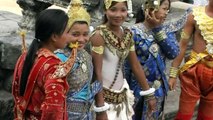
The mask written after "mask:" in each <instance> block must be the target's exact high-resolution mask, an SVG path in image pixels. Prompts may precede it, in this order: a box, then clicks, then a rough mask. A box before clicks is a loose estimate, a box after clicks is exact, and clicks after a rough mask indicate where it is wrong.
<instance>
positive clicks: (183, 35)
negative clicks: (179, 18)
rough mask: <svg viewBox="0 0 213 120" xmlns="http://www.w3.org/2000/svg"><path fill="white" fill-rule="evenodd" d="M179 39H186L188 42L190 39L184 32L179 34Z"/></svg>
mask: <svg viewBox="0 0 213 120" xmlns="http://www.w3.org/2000/svg"><path fill="white" fill-rule="evenodd" d="M180 36H181V39H186V40H188V39H189V38H190V35H188V34H187V33H186V32H184V31H183V30H182V31H181V33H180Z"/></svg>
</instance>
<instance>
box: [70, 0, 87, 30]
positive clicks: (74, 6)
mask: <svg viewBox="0 0 213 120" xmlns="http://www.w3.org/2000/svg"><path fill="white" fill-rule="evenodd" d="M67 14H68V16H69V21H68V25H69V27H71V26H72V25H73V23H75V22H76V21H85V22H86V23H87V24H88V26H89V25H90V15H89V13H88V12H87V11H86V9H85V8H84V7H83V2H82V1H81V0H72V1H71V2H70V6H69V10H68V13H67Z"/></svg>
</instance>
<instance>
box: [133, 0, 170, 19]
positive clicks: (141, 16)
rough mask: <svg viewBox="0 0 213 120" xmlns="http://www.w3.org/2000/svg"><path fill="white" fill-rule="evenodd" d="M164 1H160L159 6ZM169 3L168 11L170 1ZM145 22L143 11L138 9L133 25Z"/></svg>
mask: <svg viewBox="0 0 213 120" xmlns="http://www.w3.org/2000/svg"><path fill="white" fill-rule="evenodd" d="M164 1H165V0H161V1H160V5H161V4H162V3H163V2H164ZM168 1H169V9H170V6H171V1H170V0H168ZM144 20H145V13H144V11H143V9H142V8H141V7H140V8H139V9H138V11H137V13H136V19H135V23H140V22H143V21H144Z"/></svg>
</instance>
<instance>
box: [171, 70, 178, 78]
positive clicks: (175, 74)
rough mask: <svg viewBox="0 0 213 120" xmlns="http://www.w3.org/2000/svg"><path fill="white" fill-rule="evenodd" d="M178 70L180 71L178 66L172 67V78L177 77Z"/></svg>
mask: <svg viewBox="0 0 213 120" xmlns="http://www.w3.org/2000/svg"><path fill="white" fill-rule="evenodd" d="M178 72H179V69H178V68H176V67H170V70H169V77H171V78H177V76H178Z"/></svg>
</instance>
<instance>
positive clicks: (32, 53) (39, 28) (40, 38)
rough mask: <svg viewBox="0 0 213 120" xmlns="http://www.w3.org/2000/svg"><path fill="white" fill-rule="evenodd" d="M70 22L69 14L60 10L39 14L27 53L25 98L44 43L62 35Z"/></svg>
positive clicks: (22, 76) (22, 77) (23, 90)
mask: <svg viewBox="0 0 213 120" xmlns="http://www.w3.org/2000/svg"><path fill="white" fill-rule="evenodd" d="M67 22H68V16H67V14H66V13H65V12H64V11H63V10H60V9H46V10H44V11H42V12H40V13H39V15H38V16H37V18H36V22H35V39H34V40H33V41H32V43H31V44H30V46H29V50H28V52H27V55H26V58H25V61H24V65H23V69H22V74H21V83H20V95H21V96H23V95H24V92H25V88H26V84H27V80H28V76H29V74H30V71H31V69H32V66H33V64H34V61H35V58H36V53H37V51H38V50H39V49H40V48H41V47H42V44H43V43H46V42H48V41H49V39H50V38H51V36H52V35H53V34H56V35H62V34H63V32H64V30H65V29H66V26H67Z"/></svg>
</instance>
